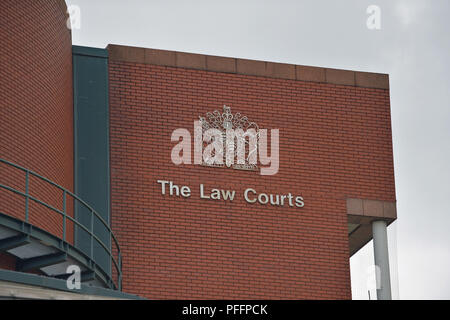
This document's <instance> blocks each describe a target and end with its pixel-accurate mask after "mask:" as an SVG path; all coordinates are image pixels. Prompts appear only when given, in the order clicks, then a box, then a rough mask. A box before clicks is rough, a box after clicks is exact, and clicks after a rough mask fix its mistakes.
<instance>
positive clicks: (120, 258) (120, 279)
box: [119, 250, 122, 291]
mask: <svg viewBox="0 0 450 320" xmlns="http://www.w3.org/2000/svg"><path fill="white" fill-rule="evenodd" d="M119 291H122V255H121V254H120V250H119Z"/></svg>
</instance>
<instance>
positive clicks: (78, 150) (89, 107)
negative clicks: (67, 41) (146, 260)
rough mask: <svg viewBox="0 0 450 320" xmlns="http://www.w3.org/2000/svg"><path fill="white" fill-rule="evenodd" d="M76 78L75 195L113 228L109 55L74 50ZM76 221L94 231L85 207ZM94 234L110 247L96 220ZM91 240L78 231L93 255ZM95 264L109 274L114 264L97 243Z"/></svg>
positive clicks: (78, 240) (77, 241) (79, 242)
mask: <svg viewBox="0 0 450 320" xmlns="http://www.w3.org/2000/svg"><path fill="white" fill-rule="evenodd" d="M73 77H74V81H73V83H74V139H75V141H74V149H75V150H74V157H75V159H74V163H75V168H74V175H75V177H74V182H75V194H77V195H78V196H79V197H80V198H81V199H83V200H84V201H86V202H87V203H88V204H89V205H90V206H91V207H92V208H94V210H96V211H97V212H98V213H99V215H100V216H101V217H102V218H103V219H104V220H105V221H106V222H107V223H108V224H109V222H110V175H109V110H108V109H109V101H108V51H107V50H104V49H97V48H88V47H78V46H74V47H73ZM75 214H76V217H77V218H78V219H79V220H80V222H81V223H82V224H83V225H84V226H86V227H87V228H90V223H91V221H90V219H91V218H90V217H91V213H90V212H89V211H88V210H86V208H84V207H82V206H77V207H76V208H75ZM94 233H95V234H96V235H97V236H98V237H99V238H100V239H101V240H102V242H103V243H104V244H105V245H107V246H108V247H110V246H111V243H110V237H109V233H108V231H107V229H106V228H105V227H104V225H103V224H102V223H101V222H100V221H98V220H94ZM90 241H91V239H90V237H89V235H88V234H87V233H86V232H85V231H84V230H82V229H81V228H76V230H75V244H76V246H77V247H78V248H80V249H81V250H83V251H84V252H85V253H86V254H88V255H89V254H90V252H89V251H90V250H89V248H90ZM94 247H95V249H94V260H95V261H96V262H97V263H99V264H100V265H101V266H103V267H105V270H110V268H111V264H110V261H109V259H108V255H107V254H106V251H105V250H104V249H103V248H102V247H101V246H100V245H99V244H98V243H96V242H95V241H94Z"/></svg>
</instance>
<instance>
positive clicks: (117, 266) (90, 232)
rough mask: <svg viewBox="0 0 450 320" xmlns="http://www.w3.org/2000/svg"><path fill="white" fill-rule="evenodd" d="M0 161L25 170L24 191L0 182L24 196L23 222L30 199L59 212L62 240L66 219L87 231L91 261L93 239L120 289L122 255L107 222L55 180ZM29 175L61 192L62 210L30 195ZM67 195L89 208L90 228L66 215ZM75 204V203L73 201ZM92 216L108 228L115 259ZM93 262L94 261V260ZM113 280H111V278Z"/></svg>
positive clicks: (4, 161)
mask: <svg viewBox="0 0 450 320" xmlns="http://www.w3.org/2000/svg"><path fill="white" fill-rule="evenodd" d="M0 163H4V164H6V165H8V166H11V167H14V168H16V169H19V170H21V171H23V172H25V192H22V191H20V190H17V189H14V188H12V187H9V186H6V185H4V184H1V183H0V188H3V189H6V190H8V191H10V192H13V193H16V194H19V195H21V196H23V197H24V198H25V222H29V202H30V200H32V201H34V202H36V203H38V204H40V205H42V206H44V207H46V208H48V209H50V210H52V211H54V212H56V213H58V214H60V215H61V216H62V218H63V227H62V229H63V237H62V240H63V241H64V242H66V224H67V220H69V221H71V222H72V223H73V224H74V226H75V225H76V226H78V227H80V228H81V229H83V230H84V231H85V232H87V233H88V235H89V237H90V239H91V243H90V259H91V260H92V261H94V240H95V241H96V242H97V243H98V244H100V246H101V247H102V248H103V249H104V250H105V251H106V252H107V253H108V256H109V258H110V261H112V262H113V265H114V267H115V269H116V272H117V277H118V281H117V282H118V283H117V285H116V284H114V285H115V287H116V288H118V289H119V290H122V255H121V252H120V246H119V242H118V241H117V239H116V237H115V236H114V233H113V232H112V230H111V228H110V226H109V225H108V223H107V222H106V221H105V220H104V219H103V218H102V217H101V216H100V215H99V214H98V213H97V212H96V211H95V210H94V209H93V208H92V207H91V206H89V205H88V204H87V203H86V202H84V201H83V200H81V199H80V198H78V197H77V196H76V195H75V194H73V193H72V192H70V191H69V190H67V189H65V188H63V187H61V186H60V185H58V184H56V183H55V182H53V181H51V180H49V179H47V178H45V177H43V176H41V175H39V174H37V173H35V172H33V171H31V170H29V169H26V168H23V167H21V166H19V165H17V164H15V163H12V162H9V161H7V160H4V159H1V158H0ZM30 176H34V177H36V178H38V179H40V180H42V181H44V182H46V183H48V184H50V185H52V186H54V187H56V188H57V189H59V190H61V191H62V192H63V198H62V208H63V209H62V210H59V209H57V208H55V207H53V206H51V205H49V204H48V203H45V202H43V201H41V200H39V199H37V198H36V197H33V196H32V195H30V190H29V181H30ZM67 196H70V197H72V199H74V200H75V201H77V202H78V203H79V204H81V205H82V206H83V207H85V208H86V209H87V210H89V211H90V212H91V216H90V228H87V227H85V226H84V225H83V224H81V223H80V222H79V221H77V220H76V219H74V218H72V217H71V216H69V215H67V210H66V202H67ZM74 204H75V203H74ZM94 217H96V218H97V219H98V220H99V221H100V222H101V223H102V224H103V225H104V227H105V228H106V229H107V230H108V233H109V238H110V239H113V240H114V244H115V247H116V250H117V259H116V258H115V257H114V255H113V253H112V250H111V248H108V246H107V245H105V244H104V243H103V241H102V240H100V239H99V238H98V237H97V236H96V235H95V234H94ZM94 262H95V261H94ZM110 278H111V279H112V274H111V275H110ZM112 281H113V280H112ZM113 283H114V281H113Z"/></svg>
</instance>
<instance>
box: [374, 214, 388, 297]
mask: <svg viewBox="0 0 450 320" xmlns="http://www.w3.org/2000/svg"><path fill="white" fill-rule="evenodd" d="M372 234H373V250H374V257H375V265H376V272H375V274H376V280H377V299H378V300H391V299H392V296H391V276H390V272H389V252H388V241H387V224H386V221H384V220H377V221H373V222H372Z"/></svg>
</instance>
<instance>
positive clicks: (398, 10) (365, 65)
mask: <svg viewBox="0 0 450 320" xmlns="http://www.w3.org/2000/svg"><path fill="white" fill-rule="evenodd" d="M66 2H67V4H68V5H74V4H75V5H78V6H79V7H80V9H81V28H80V29H79V30H73V43H74V44H76V45H84V46H92V47H100V48H104V47H105V46H106V45H108V44H109V43H114V44H123V45H131V46H141V47H148V48H158V49H167V50H176V51H185V52H194V53H203V54H211V55H220V56H229V57H239V58H248V59H258V60H267V61H276V62H285V63H293V64H301V65H312V66H321V67H332V68H342V69H351V70H360V71H371V72H380V73H389V75H390V89H391V110H392V130H393V143H394V161H395V179H396V189H397V208H398V220H397V222H395V223H394V224H392V225H391V226H390V227H389V245H390V250H391V269H393V270H392V272H393V274H392V277H393V289H394V297H400V298H401V299H450V232H449V226H450V94H449V88H450V63H449V53H450V22H449V21H448V19H449V16H450V1H448V0H421V1H419V0H370V1H367V0H343V1H335V0H308V1H282V0H277V1H275V0H271V1H264V3H263V1H244V0H240V1H234V0H227V1H223V0H222V1H214V0H208V1H195V0H193V1H171V0H161V1H152V0H146V1H144V0H127V1H124V0H122V1H121V0H115V1H114V0H66ZM369 5H377V6H379V8H380V9H381V29H380V30H369V29H368V28H367V26H366V20H367V18H368V17H369V14H367V13H366V9H367V7H368V6H369ZM372 263H373V253H372V244H371V243H370V244H368V245H367V246H366V247H365V248H363V249H362V250H361V251H360V252H358V253H357V254H356V255H355V256H354V257H352V259H351V270H352V271H351V272H352V291H353V297H354V298H355V299H367V296H368V294H367V290H368V287H367V275H368V271H367V270H368V267H369V266H370V265H371V264H372ZM397 268H398V273H397ZM397 274H398V277H397ZM369 288H370V286H369ZM372 297H373V291H372Z"/></svg>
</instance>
